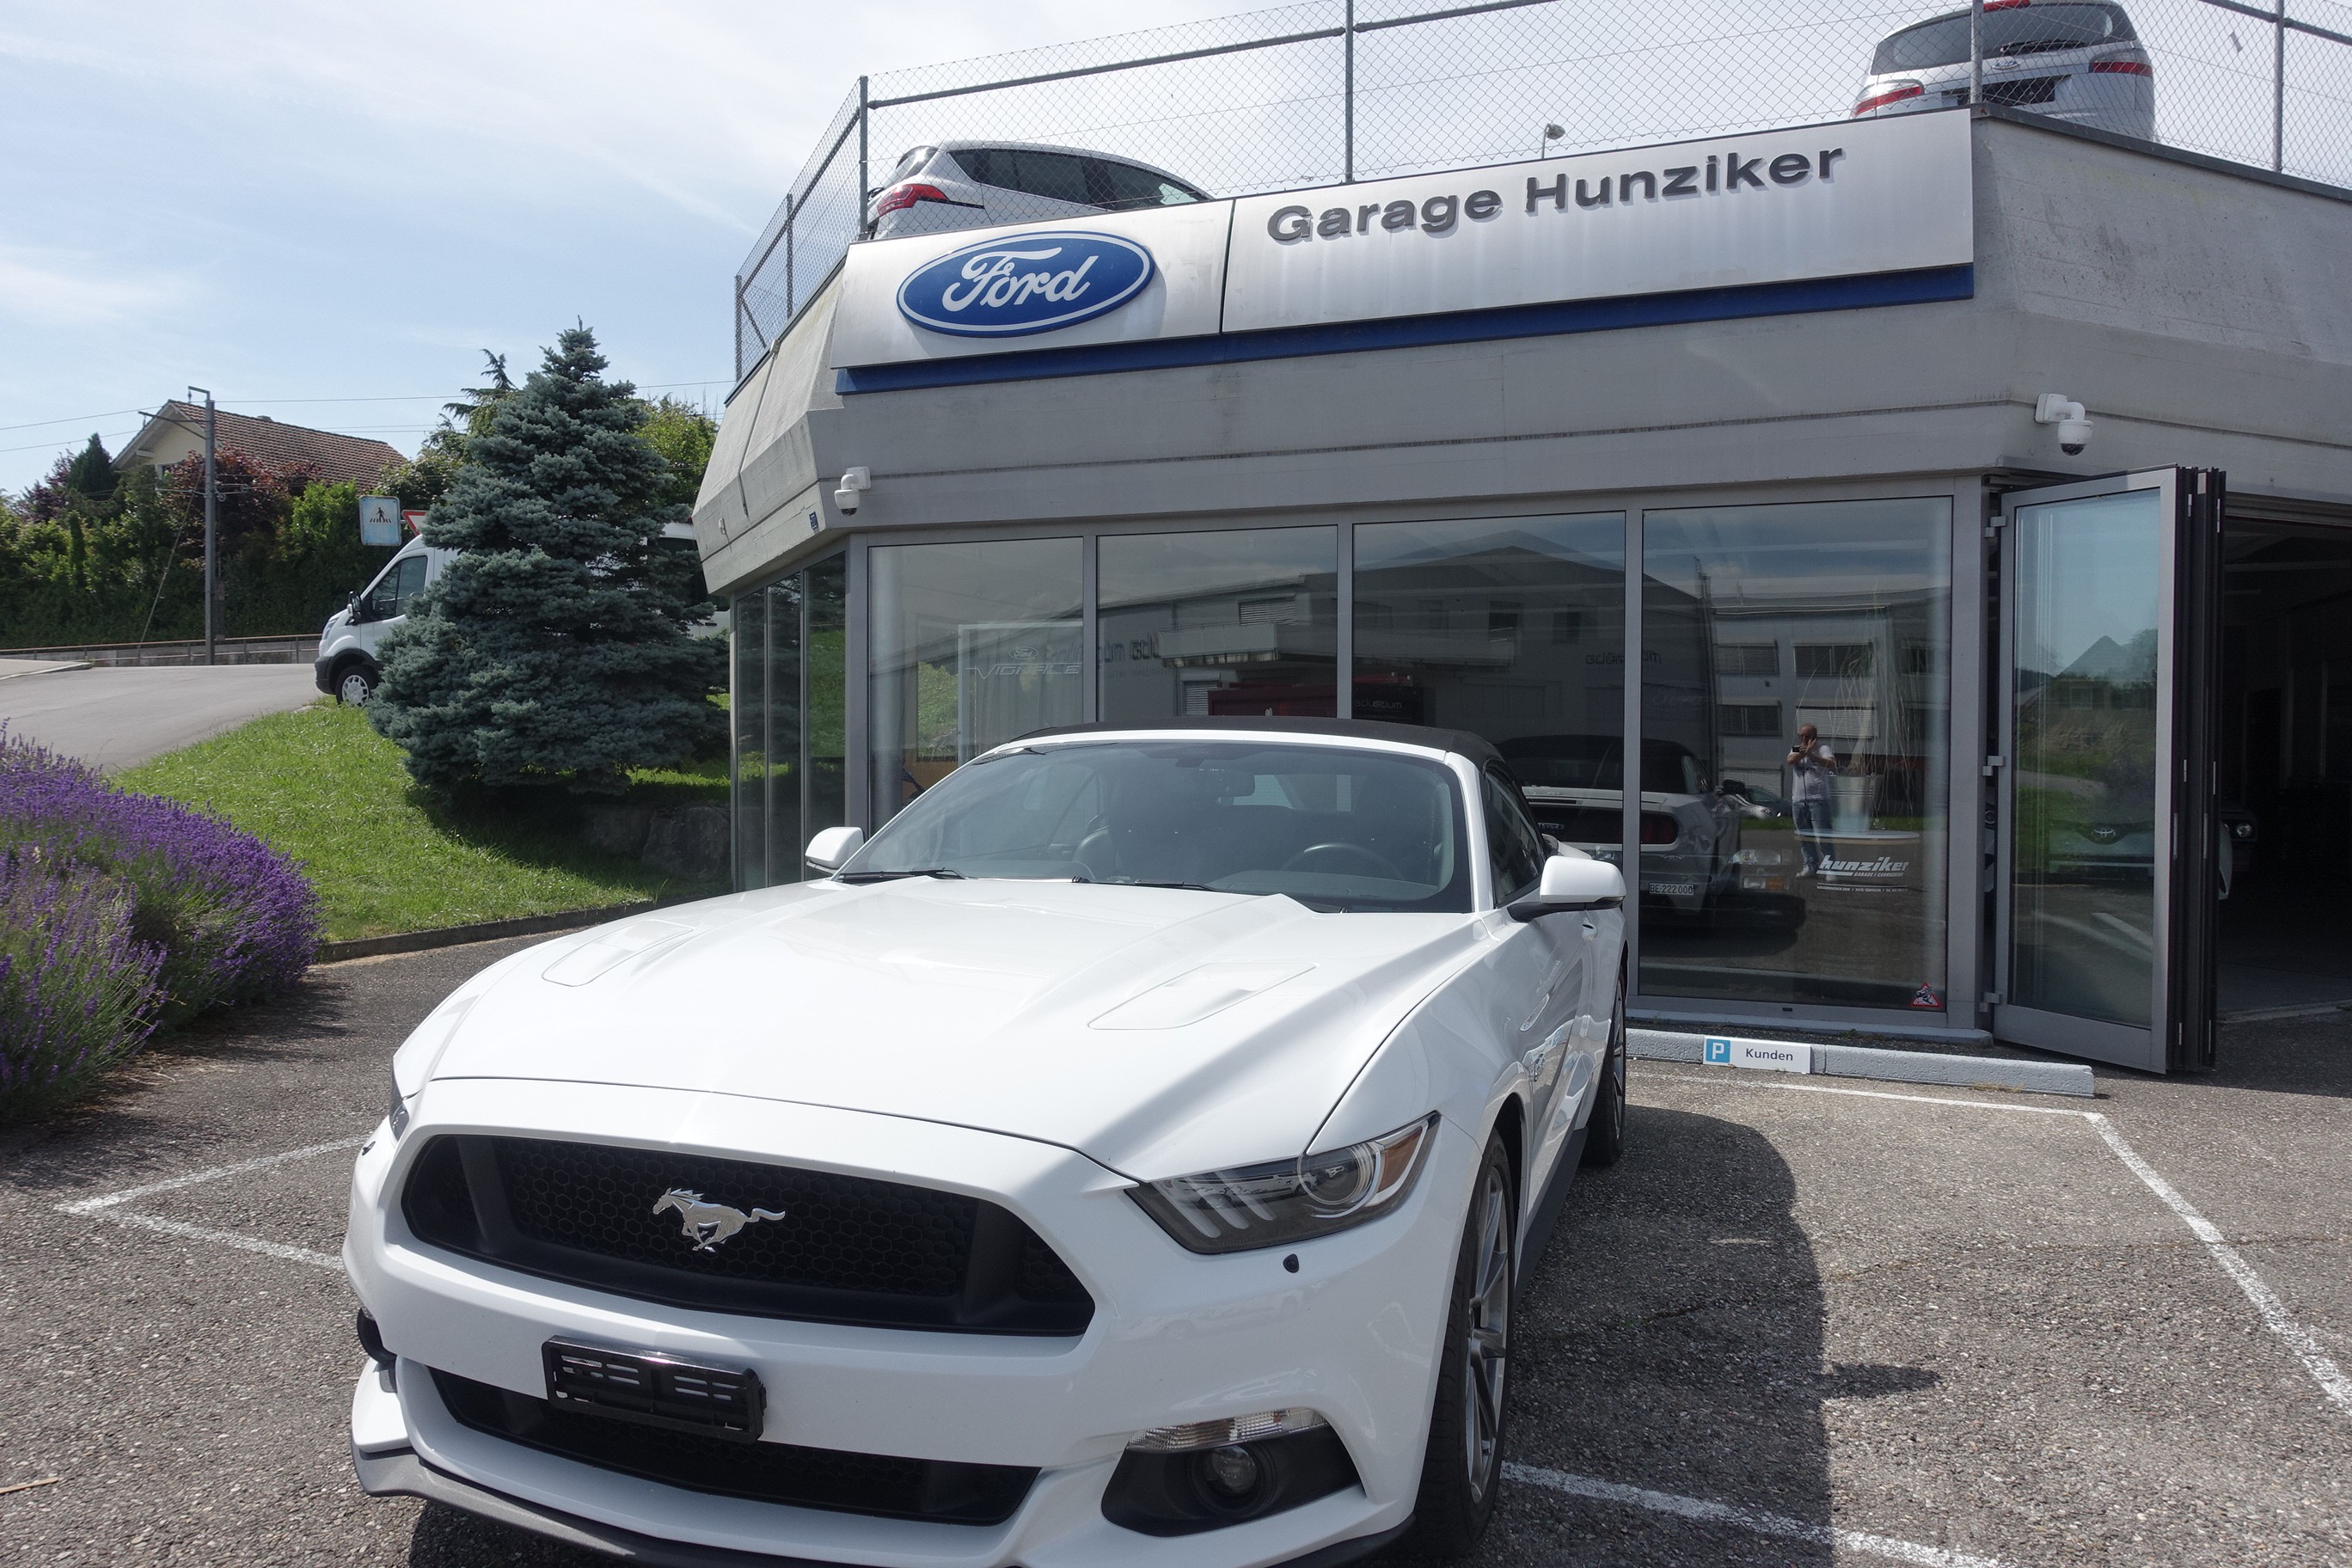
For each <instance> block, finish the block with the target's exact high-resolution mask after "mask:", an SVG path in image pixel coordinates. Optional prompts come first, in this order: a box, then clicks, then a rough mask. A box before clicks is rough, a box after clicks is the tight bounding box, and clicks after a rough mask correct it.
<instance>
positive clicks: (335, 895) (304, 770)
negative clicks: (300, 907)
mask: <svg viewBox="0 0 2352 1568" xmlns="http://www.w3.org/2000/svg"><path fill="white" fill-rule="evenodd" d="M634 776H635V784H634V785H633V787H632V789H631V792H630V796H631V800H632V801H633V802H642V803H645V804H650V805H671V804H682V803H685V802H688V801H711V802H723V801H725V800H726V798H727V763H726V762H725V760H724V759H723V758H722V759H719V760H718V761H716V762H714V763H702V764H697V765H695V766H692V767H684V768H673V769H660V770H653V771H648V772H646V773H639V774H636V775H634ZM114 782H115V783H116V784H121V786H122V787H123V788H125V789H131V790H138V791H141V792H142V793H145V794H149V795H169V796H170V797H171V798H173V800H180V801H185V802H187V803H188V804H190V805H197V806H202V807H204V808H205V809H206V810H208V811H212V812H215V813H217V814H218V815H220V816H225V817H226V818H228V820H229V821H231V822H233V823H235V824H236V826H239V827H242V828H244V829H245V830H246V831H247V832H248V833H252V834H255V835H256V836H257V837H260V838H261V839H263V840H264V841H265V842H267V843H268V844H269V845H271V846H272V847H275V848H277V849H278V850H280V851H282V852H283V853H285V854H287V855H289V856H290V857H292V858H294V859H296V860H299V861H300V862H302V865H303V869H304V870H305V871H306V872H307V873H308V874H309V876H310V881H311V884H312V885H313V886H315V887H316V888H317V889H319V897H320V900H321V901H322V902H323V903H324V905H325V906H326V918H327V940H328V941H330V942H345V941H349V940H351V939H352V938H353V937H362V936H379V935H383V934H385V933H388V932H392V931H430V930H434V929H436V928H438V927H442V926H452V925H467V924H470V923H472V922H474V921H495V920H509V919H512V918H514V917H516V916H520V915H536V914H551V913H556V912H559V911H562V910H580V909H595V908H600V907H602V906H604V905H607V904H623V903H630V902H634V901H635V900H642V899H654V898H661V897H666V896H671V895H677V894H700V893H715V892H722V891H724V890H725V889H724V888H723V887H721V886H718V885H711V884H701V883H693V882H682V881H680V880H679V879H677V878H674V877H670V876H667V875H666V874H664V873H662V872H660V871H656V870H655V869H654V868H652V867H650V866H646V865H643V864H641V863H639V862H638V861H636V860H634V859H630V858H626V857H625V856H620V855H613V854H607V853H605V852H603V851H601V850H597V849H594V848H592V847H589V846H588V845H587V844H586V843H585V842H584V841H583V839H582V838H581V837H580V835H579V834H578V831H577V829H576V826H574V823H573V821H572V816H571V811H570V807H569V805H568V804H567V803H565V802H563V801H560V800H557V801H550V802H547V803H544V804H542V805H540V806H538V807H536V808H534V809H529V810H520V809H518V810H507V811H499V812H494V813H471V814H465V815H462V816H461V815H459V814H456V813H453V812H452V811H451V810H449V809H447V808H445V807H443V806H441V805H437V804H436V803H435V802H434V801H433V800H432V799H431V798H430V797H429V796H427V795H425V792H424V791H422V790H420V789H417V788H416V787H415V785H414V784H412V783H411V781H410V779H409V777H408V773H407V772H406V770H404V768H403V767H402V766H401V765H400V752H399V751H398V750H397V749H396V748H395V747H394V745H393V744H392V742H389V741H387V740H385V739H384V738H383V736H381V735H379V734H377V733H376V732H375V731H373V730H372V729H370V728H369V727H368V722H367V718H366V715H365V714H363V713H362V712H361V711H360V710H358V709H355V708H343V707H339V706H337V705H336V704H335V703H333V702H331V701H326V700H322V701H320V702H319V703H317V704H315V705H313V706H311V707H309V708H303V709H299V710H295V711H294V712H291V713H277V714H272V715H270V716H269V717H268V718H265V719H257V720H255V721H253V722H251V723H249V724H246V725H244V726H242V727H240V728H238V729H236V730H233V731H230V732H229V733H227V734H226V735H222V736H219V737H216V738H215V739H214V740H210V741H205V742H201V743H199V744H197V745H194V746H190V747H188V748H186V749H185V750H184V751H178V752H169V753H167V754H166V755H163V756H161V757H158V758H156V759H155V760H154V761H153V762H151V763H144V764H142V765H141V766H139V767H136V768H133V769H131V770H130V771H128V772H126V773H121V774H119V775H117V776H116V778H115V780H114Z"/></svg>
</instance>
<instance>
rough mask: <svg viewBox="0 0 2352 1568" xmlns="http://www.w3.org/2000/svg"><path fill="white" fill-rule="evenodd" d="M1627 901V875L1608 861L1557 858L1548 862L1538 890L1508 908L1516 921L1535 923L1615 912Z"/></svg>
mask: <svg viewBox="0 0 2352 1568" xmlns="http://www.w3.org/2000/svg"><path fill="white" fill-rule="evenodd" d="M1624 901H1625V877H1624V874H1623V873H1622V872H1621V871H1619V870H1618V869H1617V868H1616V867H1614V866H1612V865H1611V864H1610V863H1609V862H1608V861H1606V860H1588V859H1586V858H1583V857H1582V856H1579V855H1555V856H1553V857H1552V858H1550V859H1549V860H1547V861H1545V862H1544V868H1543V879H1542V880H1540V881H1538V883H1537V884H1536V890H1535V891H1534V892H1532V893H1530V894H1528V896H1527V897H1526V898H1523V899H1520V900H1517V902H1516V903H1513V904H1511V905H1510V906H1509V908H1508V911H1507V912H1508V913H1509V914H1510V916H1511V918H1512V919H1513V920H1521V921H1531V920H1536V919H1538V918H1540V917H1542V916H1544V915H1557V914H1564V913H1566V912H1568V911H1569V910H1613V909H1615V908H1617V906H1619V905H1620V904H1622V903H1623V902H1624Z"/></svg>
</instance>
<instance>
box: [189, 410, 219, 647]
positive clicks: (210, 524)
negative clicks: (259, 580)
mask: <svg viewBox="0 0 2352 1568" xmlns="http://www.w3.org/2000/svg"><path fill="white" fill-rule="evenodd" d="M188 390H189V391H190V392H191V393H196V392H201V393H203V394H204V395H205V663H206V664H217V663H219V662H220V650H219V647H218V646H217V645H218V643H219V641H220V624H219V623H220V599H219V597H218V595H219V592H220V587H219V584H220V578H219V575H218V574H217V570H216V568H215V555H216V554H217V552H216V551H215V549H214V546H215V543H216V542H217V541H218V539H219V530H218V526H217V524H218V510H217V502H218V500H219V496H220V482H219V480H218V479H217V478H216V477H215V473H214V470H213V454H214V451H215V437H216V436H217V434H218V431H217V427H216V423H215V419H214V416H213V395H212V393H211V391H210V390H209V389H208V388H205V387H202V386H192V387H190V388H188Z"/></svg>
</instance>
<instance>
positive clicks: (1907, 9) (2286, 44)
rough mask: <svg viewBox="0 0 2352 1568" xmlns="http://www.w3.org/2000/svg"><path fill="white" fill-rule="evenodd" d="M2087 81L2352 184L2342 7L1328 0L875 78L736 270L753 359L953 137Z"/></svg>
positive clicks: (1590, 125)
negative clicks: (895, 181)
mask: <svg viewBox="0 0 2352 1568" xmlns="http://www.w3.org/2000/svg"><path fill="white" fill-rule="evenodd" d="M2061 56H2063V57H2064V58H2063V62H2061V61H2060V58H2059V57H2061ZM2068 76H2072V77H2074V78H2076V80H2074V81H2073V82H2071V83H2070V82H2065V81H2062V78H2063V77H2068ZM2062 93H2063V94H2064V95H2065V96H2060V95H2061V94H2062ZM2077 95H2088V99H2089V100H2092V101H2095V102H2098V103H2100V104H2102V105H2104V106H2106V107H2105V108H2103V109H2102V110H2100V113H2101V116H2102V118H2101V120H2098V121H2092V123H2095V124H2097V123H2104V124H2105V127H2106V128H2107V129H2111V130H2118V131H2120V132H2123V133H2126V134H2132V133H2139V134H2147V133H2151V132H2152V134H2153V136H2154V138H2155V140H2157V141H2158V142H2164V143H2167V144H2168V145H2171V146H2175V147H2179V148H2182V149H2185V150H2188V151H2192V152H2197V153H2205V154H2208V155H2210V156H2212V157H2216V158H2221V159H2225V160H2228V161H2230V162H2232V163H2243V164H2247V165H2250V166H2252V167H2254V168H2259V169H2269V170H2274V171H2279V172H2283V173H2285V174H2294V175H2298V176H2301V177H2304V178H2306V179H2311V180H2315V181H2320V182H2323V183H2326V184H2336V185H2345V186H2352V5H2346V4H2341V3H2338V0H2256V3H2253V4H2244V3H2241V0H1983V4H1982V5H1980V6H1975V7H1971V8H1970V9H1967V10H1958V11H1955V10H1952V9H1949V8H1948V7H1947V6H1941V5H1934V4H1932V3H1931V4H1915V5H1906V4H1902V3H1901V0H1677V3H1676V4H1673V5H1664V4H1655V3H1653V4H1648V5H1622V4H1614V5H1612V4H1602V3H1601V0H1490V3H1488V4H1472V5H1449V6H1443V7H1433V6H1431V5H1428V4H1427V0H1421V3H1420V4H1418V5H1416V4H1412V3H1411V0H1309V3H1308V4H1306V5H1287V6H1283V7H1281V8H1279V9H1276V10H1270V11H1255V12H1250V13H1247V14H1245V15H1242V16H1226V17H1221V18H1218V19H1216V20H1213V21H1205V22H1195V23H1188V24H1185V25H1183V26H1172V27H1157V28H1153V29H1150V31H1146V32H1139V33H1127V34H1121V35H1119V36H1118V37H1108V38H1091V39H1087V40H1085V41H1083V42H1078V43H1071V44H1059V45H1055V46H1053V47H1047V48H1037V49H1024V50H1022V51H1019V52H1017V53H1013V54H1007V55H995V56H991V57H988V58H982V59H973V60H963V61H958V62H955V63H952V64H948V65H938V66H926V67H922V68H918V69H912V70H903V71H894V72H891V73H888V74H887V75H882V76H876V77H871V78H861V79H859V81H858V83H857V85H856V87H855V88H854V89H852V90H851V91H850V93H849V95H848V96H847V97H846V98H845V100H843V102H842V105H841V107H840V109H839V110H836V111H835V114H834V116H833V119H832V121H830V123H828V124H827V125H826V127H825V130H824V134H823V135H822V136H821V137H819V138H818V141H817V143H816V146H815V148H814V150H813V151H812V152H811V153H810V156H809V159H808V162H807V163H805V164H804V165H803V168H802V171H801V174H799V175H798V176H797V177H796V178H795V179H794V180H793V184H792V186H791V188H790V194H789V195H787V197H786V198H785V201H784V203H783V205H782V206H780V207H778V208H777V210H776V214H775V216H774V217H773V218H772V219H771V220H770V222H769V224H768V226H767V227H766V228H765V229H764V230H763V231H762V232H761V236H760V239H759V243H758V244H757V245H755V246H754V247H752V249H751V254H750V256H749V257H747V258H745V261H744V266H743V269H742V271H741V273H740V275H739V276H738V277H737V278H736V279H735V364H736V374H738V375H739V376H740V375H741V374H744V373H745V372H747V371H749V370H750V369H751V366H752V365H753V364H755V363H758V361H759V358H760V356H761V354H762V353H765V352H766V351H767V347H768V345H769V344H770V343H772V342H774V341H775V340H776V338H777V337H778V336H780V335H781V334H782V332H783V331H784V330H785V329H786V328H787V327H789V326H790V324H791V322H792V321H793V317H794V316H796V315H797V314H798V313H799V312H800V310H802V309H803V307H805V306H806V305H807V303H808V302H809V300H811V298H813V297H814V294H815V293H816V291H817V290H818V289H821V288H822V287H823V286H824V282H825V280H826V279H827V278H828V277H830V276H831V274H832V272H833V270H834V268H835V267H837V266H838V265H839V264H840V261H841V258H842V257H843V256H844V254H845V252H846V251H847V249H848V247H849V245H850V244H851V242H852V241H853V240H855V239H856V238H858V237H860V235H861V233H863V232H866V227H867V226H868V225H869V223H870V221H871V216H870V213H869V211H868V207H869V204H870V203H871V201H872V198H873V197H874V196H876V195H878V194H879V193H880V191H881V190H882V189H884V188H885V187H887V185H889V184H891V179H892V174H893V171H894V170H895V169H896V168H897V166H898V162H899V160H900V157H901V155H902V154H904V153H907V152H908V150H909V149H913V148H919V147H929V146H932V145H935V144H937V143H940V142H1030V143H1039V142H1042V143H1047V144H1051V145H1055V146H1062V147H1071V148H1082V149H1086V150H1088V151H1091V152H1096V153H1108V154H1111V155H1113V156H1115V157H1122V158H1128V159H1132V160H1135V161H1138V162H1140V163H1148V164H1151V165H1154V166H1156V167H1158V168H1161V169H1165V170H1168V171H1171V172H1172V173H1175V174H1179V175H1181V177H1182V178H1184V179H1185V180H1187V181H1189V182H1191V183H1192V184H1195V185H1197V186H1199V187H1200V188H1202V190H1205V191H1207V192H1209V193H1210V194H1211V195H1218V196H1233V195H1248V194H1251V193H1254V192H1259V191H1271V190H1290V189H1300V188H1305V187H1309V186H1314V185H1327V184H1338V183H1344V182H1348V181H1353V180H1364V179H1375V178H1380V177H1382V176H1385V175H1391V174H1421V173H1428V172H1432V171H1436V170H1443V169H1453V168H1467V167H1475V166H1477V165H1479V164H1484V163H1504V162H1508V161H1512V160H1516V159H1528V158H1537V157H1541V156H1546V155H1554V154H1559V153H1583V152H1592V151H1596V150H1601V149H1606V148H1612V147H1624V146H1637V145H1641V144H1643V143H1647V142H1667V141H1672V140H1675V139H1676V138H1679V137H1690V136H1704V135H1716V134H1721V133H1726V132H1740V131H1757V130H1765V129H1769V128H1771V127H1775V126H1783V125H1804V124H1811V123H1816V122H1820V121H1834V120H1840V119H1843V118H1845V117H1847V116H1849V115H1852V114H1855V113H1860V112H1864V111H1870V112H1887V111H1901V110H1906V109H1911V108H1922V107H1943V106H1950V105H1958V104H1965V103H1969V102H1971V101H1975V102H1984V103H1996V104H2007V105H2009V106H2011V107H2012V108H2015V109H2018V110H2022V111H2025V112H2028V113H2031V112H2033V111H2034V110H2037V109H2041V110H2045V111H2052V112H2055V111H2057V110H2059V109H2060V108H2061V107H2063V105H2065V104H2068V103H2071V102H2075V101H2078V97H2077ZM2151 103H2152V111H2151V107H2150V106H2151Z"/></svg>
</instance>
